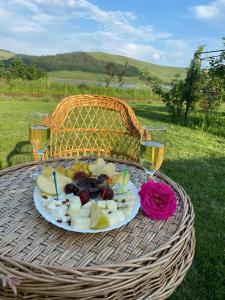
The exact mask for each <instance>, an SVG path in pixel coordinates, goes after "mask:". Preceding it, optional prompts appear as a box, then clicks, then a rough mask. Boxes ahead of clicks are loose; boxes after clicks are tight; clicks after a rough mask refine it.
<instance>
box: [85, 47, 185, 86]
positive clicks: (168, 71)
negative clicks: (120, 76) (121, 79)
mask: <svg viewBox="0 0 225 300" xmlns="http://www.w3.org/2000/svg"><path fill="white" fill-rule="evenodd" d="M87 53H88V54H89V55H90V56H92V57H94V58H96V59H100V60H102V61H105V62H110V61H112V62H114V63H117V64H120V65H121V64H122V65H123V64H124V63H125V62H126V61H127V62H128V64H129V65H130V66H133V67H136V68H138V69H139V70H143V69H148V70H149V71H151V72H152V73H153V74H154V75H155V76H157V77H159V78H160V79H161V80H162V81H165V82H168V81H170V80H171V79H174V78H179V79H183V78H184V77H185V74H186V69H185V68H179V67H167V66H161V65H157V64H152V63H148V62H146V61H141V60H137V59H134V58H130V57H126V56H122V55H115V54H109V53H104V52H87Z"/></svg>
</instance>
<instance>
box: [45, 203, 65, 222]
mask: <svg viewBox="0 0 225 300" xmlns="http://www.w3.org/2000/svg"><path fill="white" fill-rule="evenodd" d="M49 212H50V214H51V215H52V216H53V217H55V218H57V219H62V218H63V216H65V214H66V213H67V206H65V205H60V206H55V207H53V208H51V209H50V210H49Z"/></svg>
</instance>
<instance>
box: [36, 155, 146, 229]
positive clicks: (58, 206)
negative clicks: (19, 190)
mask: <svg viewBox="0 0 225 300" xmlns="http://www.w3.org/2000/svg"><path fill="white" fill-rule="evenodd" d="M33 198H34V204H35V207H36V209H37V211H38V212H39V213H40V214H41V216H42V217H43V218H44V219H45V220H46V221H48V222H50V223H52V224H54V225H55V226H57V227H60V228H63V229H64V230H68V231H74V232H80V233H98V232H105V231H110V230H113V229H116V228H119V227H121V226H123V225H126V224H127V223H128V222H130V221H131V220H132V219H133V218H134V217H135V216H136V214H137V213H138V210H139V207H140V199H139V193H138V189H137V188H136V187H135V185H134V184H133V183H132V181H131V180H130V175H129V173H128V171H127V170H126V166H125V165H124V166H123V170H122V171H121V170H117V169H116V165H115V164H113V163H106V162H105V161H104V159H102V158H98V159H97V160H96V161H95V162H93V163H89V164H88V163H83V164H82V163H80V164H79V163H74V164H72V165H71V167H70V168H64V167H63V166H61V165H58V166H57V168H56V169H54V168H52V167H49V166H47V167H45V169H43V170H42V172H41V174H40V175H39V176H38V178H37V186H36V187H35V189H34V193H33Z"/></svg>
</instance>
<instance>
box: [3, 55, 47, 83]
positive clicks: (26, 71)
mask: <svg viewBox="0 0 225 300" xmlns="http://www.w3.org/2000/svg"><path fill="white" fill-rule="evenodd" d="M45 76H46V74H45V73H44V72H43V71H41V70H40V69H38V68H37V67H36V66H35V65H26V64H25V63H23V62H22V61H21V60H20V59H17V58H12V59H10V60H7V61H5V62H4V63H2V62H0V78H2V79H7V80H10V79H18V78H20V79H25V80H36V79H39V78H43V77H45Z"/></svg>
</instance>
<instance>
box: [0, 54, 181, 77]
mask: <svg viewBox="0 0 225 300" xmlns="http://www.w3.org/2000/svg"><path fill="white" fill-rule="evenodd" d="M87 54H88V55H90V56H91V59H92V60H93V58H95V59H97V60H98V62H97V63H98V64H101V62H102V61H104V62H114V63H116V64H120V65H124V63H125V62H126V61H127V62H128V65H129V66H133V67H136V68H137V69H139V70H140V71H142V70H143V69H148V70H149V71H151V72H152V73H153V74H154V75H156V76H158V77H159V78H160V79H161V80H162V81H163V82H165V83H169V82H170V81H171V80H172V79H175V78H176V75H177V74H178V76H179V78H180V79H184V77H185V73H186V70H185V68H179V67H169V66H163V65H157V64H152V63H149V62H146V61H141V60H137V59H133V58H130V57H126V56H122V55H115V54H109V53H104V52H87ZM15 55H16V54H15V53H13V52H10V51H5V50H1V49H0V60H1V59H8V58H11V57H13V56H15ZM28 58H29V59H31V61H33V62H34V63H36V64H37V63H38V61H39V58H40V57H31V56H27V57H26V59H28ZM42 59H44V61H45V64H44V66H45V67H46V64H47V65H48V63H49V62H50V61H52V60H54V59H55V60H56V62H57V61H58V59H59V57H58V58H56V57H55V56H54V55H52V56H48V58H47V57H46V56H45V58H44V57H42ZM63 59H64V60H63V62H62V64H63V63H64V67H65V70H68V69H70V68H71V67H72V66H73V65H74V63H75V62H74V61H72V60H71V59H72V58H71V53H64V54H63ZM77 59H78V58H77ZM39 63H40V62H39ZM85 65H86V62H85V61H83V64H79V68H81V67H82V66H83V67H84V66H85ZM44 66H42V67H43V68H45V67H44ZM51 67H53V69H52V68H51V69H46V70H53V72H50V77H53V78H56V77H57V78H70V79H71V78H74V79H79V80H82V79H83V80H85V79H88V80H92V79H91V78H92V77H93V78H96V79H97V80H99V79H102V80H103V81H104V75H103V74H100V73H94V74H92V73H89V72H80V71H54V70H59V69H55V68H56V67H59V65H58V64H57V66H56V65H54V64H53V65H51ZM61 67H62V66H60V69H63V68H64V67H63V68H61ZM103 69H104V67H103ZM70 70H71V69H70ZM75 70H77V68H76V69H75ZM85 70H86V69H85ZM95 71H96V69H95ZM101 72H102V69H101ZM86 73H87V74H86ZM59 76H60V77H59ZM68 76H69V77H68ZM126 82H127V83H136V82H139V81H138V78H137V77H130V78H128V77H127V78H126Z"/></svg>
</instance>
